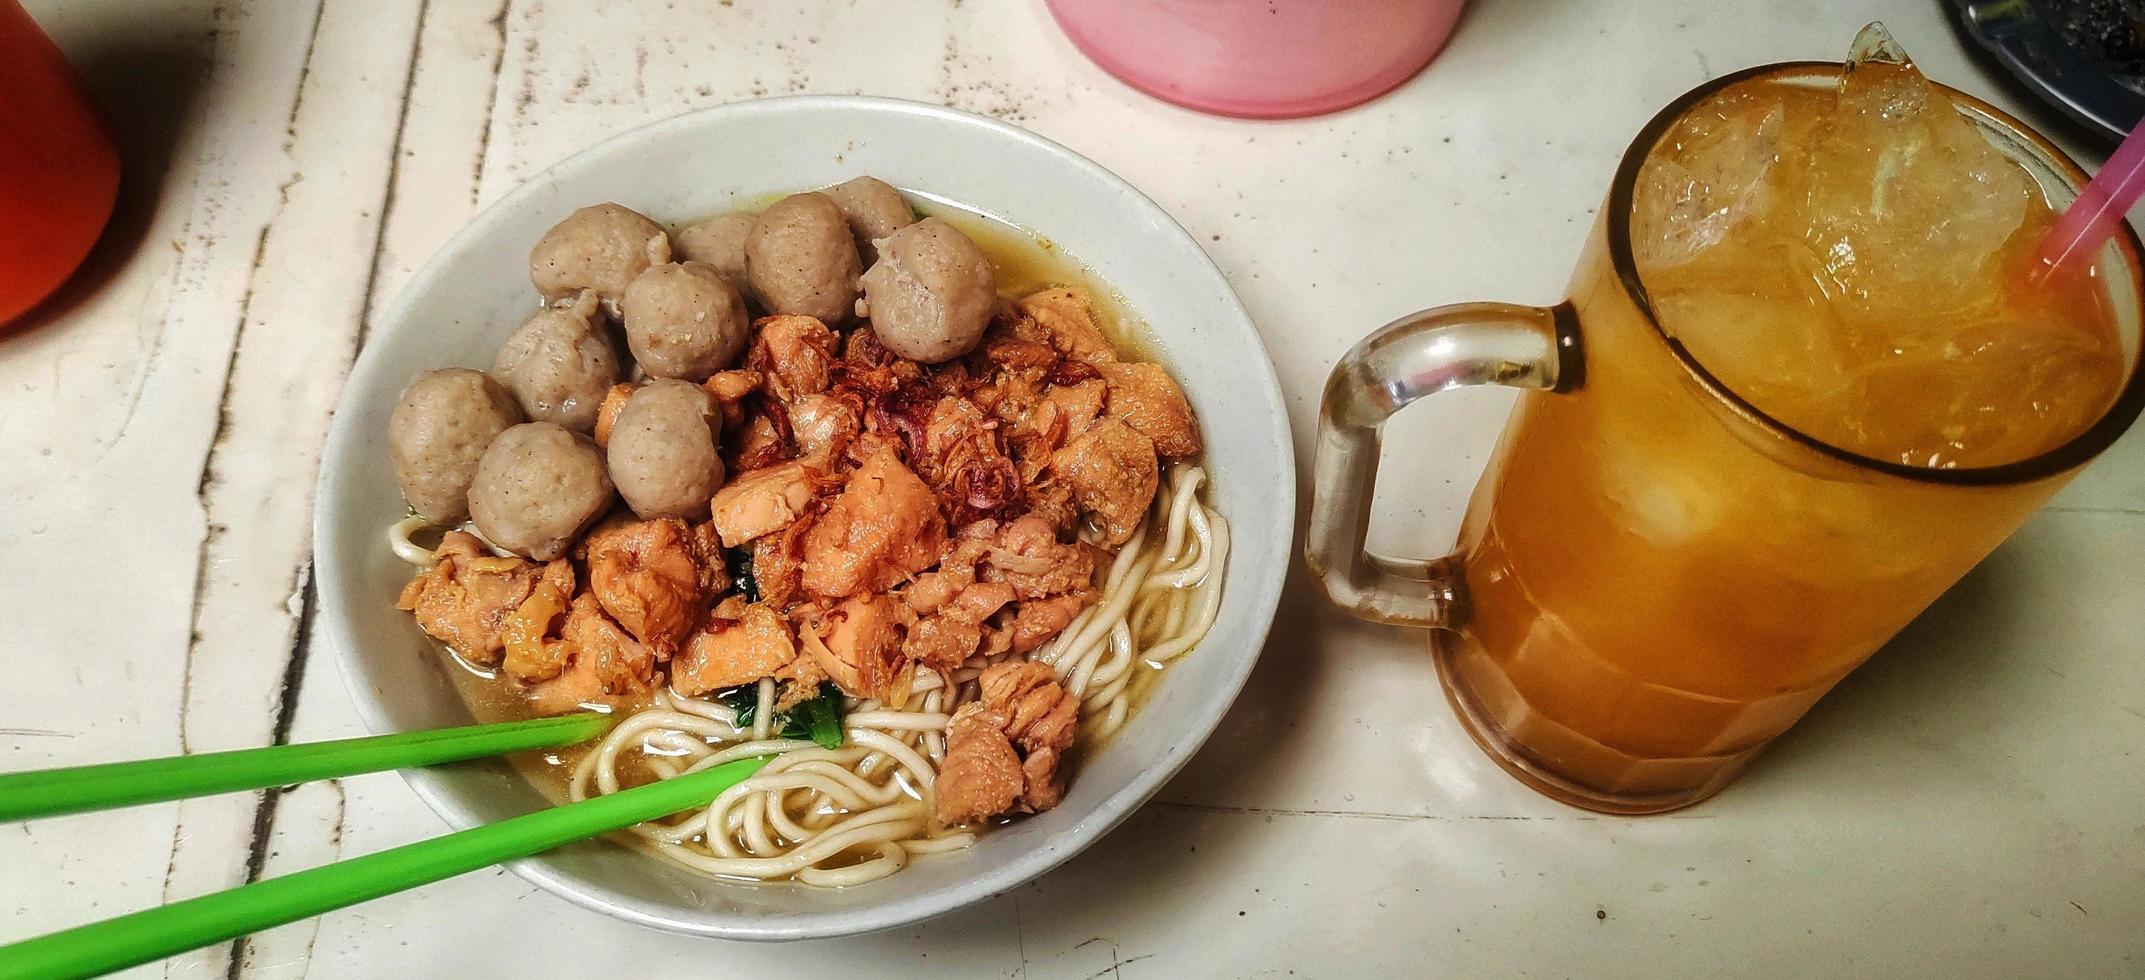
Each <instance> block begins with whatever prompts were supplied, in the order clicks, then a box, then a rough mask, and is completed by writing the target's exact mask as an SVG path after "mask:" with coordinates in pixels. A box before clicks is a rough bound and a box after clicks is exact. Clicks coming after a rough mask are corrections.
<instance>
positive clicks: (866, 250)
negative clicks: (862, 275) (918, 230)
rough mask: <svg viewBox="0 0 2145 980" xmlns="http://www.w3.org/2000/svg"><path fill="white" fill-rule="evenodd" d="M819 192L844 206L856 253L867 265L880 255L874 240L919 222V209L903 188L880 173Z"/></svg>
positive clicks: (843, 217)
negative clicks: (885, 179)
mask: <svg viewBox="0 0 2145 980" xmlns="http://www.w3.org/2000/svg"><path fill="white" fill-rule="evenodd" d="M820 193H822V194H825V195H827V196H828V197H831V198H833V199H834V206H835V207H838V208H841V209H842V220H844V221H847V222H848V223H849V234H850V236H851V237H853V238H855V239H856V243H857V256H858V257H859V258H860V259H862V260H863V263H864V265H865V266H866V267H867V268H868V267H870V265H871V264H872V262H874V261H876V260H877V259H878V257H879V253H878V251H877V250H876V249H875V248H873V247H872V243H873V242H876V241H878V240H879V239H881V238H885V237H886V236H888V235H891V234H893V233H894V232H896V231H899V230H901V229H902V228H904V227H907V226H909V225H912V224H915V223H916V212H915V211H912V210H910V209H909V202H908V201H907V200H905V199H903V198H902V196H901V192H900V191H897V190H895V189H894V185H892V184H889V183H887V182H886V181H883V180H880V179H879V178H877V177H858V178H856V179H855V180H850V181H844V182H843V183H839V184H836V185H834V186H833V187H829V188H827V189H826V190H824V191H821V192H820Z"/></svg>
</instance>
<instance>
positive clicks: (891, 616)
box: [799, 595, 915, 704]
mask: <svg viewBox="0 0 2145 980" xmlns="http://www.w3.org/2000/svg"><path fill="white" fill-rule="evenodd" d="M914 622H915V615H914V614H913V613H911V612H910V611H909V607H907V606H905V605H902V604H901V603H900V602H899V601H897V600H895V599H894V598H893V597H892V596H885V595H869V596H857V597H856V598H853V599H846V600H843V601H842V602H841V603H840V604H838V605H836V606H835V607H834V608H832V609H829V610H827V611H826V612H825V613H824V614H822V615H821V616H820V617H819V618H818V621H817V622H814V623H809V624H807V625H806V626H805V627H804V631H803V633H801V634H800V635H799V639H801V640H802V641H803V644H804V649H805V652H807V653H809V654H811V655H812V658H813V659H815V660H817V661H819V666H820V669H821V670H824V671H826V673H827V676H828V677H830V678H832V679H833V680H834V684H835V686H837V687H839V688H841V689H842V691H843V692H845V693H847V694H850V695H852V696H855V697H860V698H878V699H879V700H881V701H883V702H885V703H887V704H900V703H901V702H902V701H905V700H907V697H908V685H909V680H910V679H911V676H912V674H913V672H912V671H911V669H910V663H909V660H908V657H907V656H905V655H904V654H903V652H902V639H903V637H904V636H905V635H906V634H907V633H908V630H909V627H910V626H911V625H912V624H913V623H914Z"/></svg>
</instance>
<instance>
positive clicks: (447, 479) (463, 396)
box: [387, 368, 521, 527]
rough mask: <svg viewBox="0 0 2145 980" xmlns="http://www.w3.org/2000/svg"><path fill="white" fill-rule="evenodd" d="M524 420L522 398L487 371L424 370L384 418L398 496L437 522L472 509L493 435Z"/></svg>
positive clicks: (453, 520) (454, 519) (454, 520)
mask: <svg viewBox="0 0 2145 980" xmlns="http://www.w3.org/2000/svg"><path fill="white" fill-rule="evenodd" d="M520 421H521V406H520V405H519V404H517V403H516V402H515V401H514V396H513V395H512V394H511V393H509V392H508V391H507V390H506V389H505V388H504V387H501V386H500V384H499V382H497V381H493V380H492V379H491V376H490V375H487V374H485V373H484V372H482V371H472V370H470V369H468V368H443V369H441V370H438V371H426V372H425V373H423V374H420V375H418V376H417V380H415V381H412V382H410V386H409V387H408V388H404V389H403V390H402V400H401V401H399V402H397V403H395V412H394V414H393V415H391V416H389V417H388V420H387V455H388V457H389V458H390V459H391V460H393V461H394V464H395V482H397V483H400V484H401V485H402V499H404V500H407V501H409V502H410V507H411V508H413V509H415V510H416V511H417V514H418V516H420V517H423V518H424V519H425V520H427V521H431V522H432V523H434V524H438V525H441V526H443V527H444V526H449V525H453V524H457V523H460V522H461V520H462V519H463V518H465V517H468V516H469V484H470V482H471V481H473V480H475V479H476V478H477V460H479V459H482V458H483V456H484V449H485V447H487V446H490V445H491V443H492V439H493V438H494V437H496V436H498V435H499V433H501V432H504V431H506V429H507V427H508V426H512V425H515V424H517V423H519V422H520Z"/></svg>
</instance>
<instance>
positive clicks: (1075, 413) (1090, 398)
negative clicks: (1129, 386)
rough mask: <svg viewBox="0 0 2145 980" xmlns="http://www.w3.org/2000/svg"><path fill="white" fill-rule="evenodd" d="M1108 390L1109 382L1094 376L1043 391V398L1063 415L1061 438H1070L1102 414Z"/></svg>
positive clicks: (1085, 429)
mask: <svg viewBox="0 0 2145 980" xmlns="http://www.w3.org/2000/svg"><path fill="white" fill-rule="evenodd" d="M1109 391H1110V386H1109V384H1108V383H1107V382H1104V381H1102V380H1101V379H1099V378H1096V379H1089V380H1087V381H1082V382H1079V383H1078V384H1070V385H1054V386H1052V387H1051V389H1050V390H1049V391H1046V392H1044V393H1043V399H1044V401H1046V402H1048V403H1049V404H1051V405H1053V406H1055V407H1056V408H1057V410H1058V411H1059V412H1060V413H1061V414H1062V415H1063V416H1064V418H1065V429H1064V433H1063V438H1065V439H1071V438H1073V437H1075V436H1078V435H1080V434H1081V433H1083V432H1086V431H1087V430H1088V429H1089V428H1090V427H1092V426H1093V425H1094V424H1095V419H1097V418H1098V417H1100V416H1101V415H1102V408H1103V404H1104V402H1105V401H1106V400H1107V399H1108V397H1109Z"/></svg>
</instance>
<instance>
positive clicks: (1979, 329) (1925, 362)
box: [1850, 312, 2121, 468]
mask: <svg viewBox="0 0 2145 980" xmlns="http://www.w3.org/2000/svg"><path fill="white" fill-rule="evenodd" d="M2112 341H2113V338H2112V337H2109V336H2105V335H2101V334H2097V333H2095V332H2092V331H2088V330H2081V329H2078V327H2077V326H2076V325H2074V324H2068V323H2057V322H2046V321H2038V320H2032V319H2022V318H2019V317H2018V316H2016V314H2015V313H2010V312H2005V313H1997V314H1993V315H1991V316H1988V317H1983V318H1977V319H1973V320H1969V321H1965V322H1959V323H1954V324H1952V325H1951V326H1950V329H1948V330H1945V331H1943V332H1942V333H1941V334H1937V333H1934V332H1928V333H1922V334H1917V335H1913V336H1908V335H1901V336H1900V337H1899V338H1897V340H1896V344H1897V346H1895V347H1894V348H1893V349H1892V350H1890V351H1888V352H1886V353H1885V354H1884V355H1883V356H1879V357H1876V358H1873V359H1871V360H1870V361H1868V362H1867V363H1865V364H1864V365H1863V366H1862V367H1861V368H1860V369H1859V370H1858V371H1857V373H1856V377H1855V390H1854V392H1853V395H1852V397H1851V399H1850V401H1851V402H1852V404H1853V405H1856V406H1861V407H1862V408H1863V410H1862V411H1859V412H1855V413H1853V416H1854V420H1855V422H1856V423H1857V425H1858V426H1859V427H1860V428H1861V429H1862V430H1863V431H1862V432H1860V433H1859V435H1860V436H1861V438H1862V439H1863V440H1864V441H1865V444H1867V445H1869V446H1871V447H1872V448H1875V449H1881V450H1882V451H1881V452H1880V455H1889V456H1890V457H1891V458H1894V459H1896V460H1898V461H1899V462H1902V463H1906V464H1908V465H1911V466H1927V467H1936V468H1951V467H1958V466H1989V465H1994V464H1997V463H2006V462H2014V461H2017V460H2021V459H2026V458H2029V457H2031V456H2034V455H2037V454H2039V453H2043V452H2046V451H2048V450H2050V449H2053V448H2055V447H2056V446H2059V445H2061V444H2063V443H2064V442H2067V441H2069V440H2070V439H2071V438H2073V437H2075V436H2076V435H2077V434H2078V433H2080V432H2083V431H2084V430H2085V428H2086V427H2087V426H2088V425H2090V424H2092V422H2093V420H2094V419H2096V418H2098V417H2099V415H2100V413H2101V412H2102V411H2104V410H2105V409H2106V408H2107V404H2108V402H2109V401H2110V400H2112V398H2113V394H2114V391H2115V388H2116V387H2117V386H2118V384H2119V383H2120V380H2121V379H2120V373H2121V359H2120V358H2119V357H2117V356H2115V355H2114V353H2113V352H2111V351H2109V350H2108V349H2107V345H2108V344H2110V343H2112Z"/></svg>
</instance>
